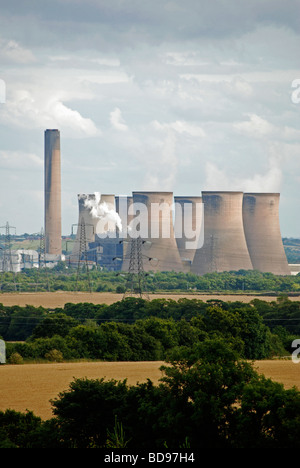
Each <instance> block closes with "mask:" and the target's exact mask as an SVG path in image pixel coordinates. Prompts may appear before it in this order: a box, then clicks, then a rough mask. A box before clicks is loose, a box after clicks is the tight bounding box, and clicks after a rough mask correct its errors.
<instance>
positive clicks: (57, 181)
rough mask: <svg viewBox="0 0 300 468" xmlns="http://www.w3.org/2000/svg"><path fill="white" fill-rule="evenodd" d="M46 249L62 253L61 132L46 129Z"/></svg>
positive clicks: (55, 253) (56, 253)
mask: <svg viewBox="0 0 300 468" xmlns="http://www.w3.org/2000/svg"><path fill="white" fill-rule="evenodd" d="M44 175H45V181H44V182H45V185H44V190H45V251H46V253H48V254H54V255H60V254H61V175H60V132H59V130H46V131H45V174H44Z"/></svg>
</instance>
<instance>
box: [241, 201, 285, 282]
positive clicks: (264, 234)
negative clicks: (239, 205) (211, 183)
mask: <svg viewBox="0 0 300 468" xmlns="http://www.w3.org/2000/svg"><path fill="white" fill-rule="evenodd" d="M279 199H280V194H279V193H245V194H244V200H243V220H244V231H245V237H246V241H247V245H248V251H249V254H250V257H251V260H252V265H253V268H254V269H255V270H259V271H262V272H270V273H274V274H276V275H290V274H291V272H290V268H289V266H288V262H287V258H286V255H285V251H284V247H283V243H282V238H281V233H280V222H279Z"/></svg>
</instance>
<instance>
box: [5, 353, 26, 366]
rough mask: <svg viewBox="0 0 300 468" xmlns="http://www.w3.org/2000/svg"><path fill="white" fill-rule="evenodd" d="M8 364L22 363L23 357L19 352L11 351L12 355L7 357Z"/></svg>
mask: <svg viewBox="0 0 300 468" xmlns="http://www.w3.org/2000/svg"><path fill="white" fill-rule="evenodd" d="M8 362H9V364H22V363H23V358H22V356H21V354H19V353H12V355H11V356H10V357H9V358H8Z"/></svg>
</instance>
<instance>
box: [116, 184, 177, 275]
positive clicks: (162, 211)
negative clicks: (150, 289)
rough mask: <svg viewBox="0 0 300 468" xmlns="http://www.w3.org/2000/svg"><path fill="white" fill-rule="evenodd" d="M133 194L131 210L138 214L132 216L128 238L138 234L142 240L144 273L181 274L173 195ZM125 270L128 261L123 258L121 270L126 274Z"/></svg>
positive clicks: (164, 193) (160, 193)
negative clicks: (172, 272)
mask: <svg viewBox="0 0 300 468" xmlns="http://www.w3.org/2000/svg"><path fill="white" fill-rule="evenodd" d="M132 195H133V199H132V205H131V206H130V208H132V209H133V210H134V211H135V210H137V213H132V215H133V217H132V219H131V223H130V224H131V226H130V230H129V237H132V236H133V233H134V232H135V237H137V235H139V236H140V237H141V239H142V240H143V241H144V244H143V251H142V254H143V267H144V271H154V272H155V271H176V272H180V271H183V265H182V262H181V259H180V256H179V252H178V247H177V244H176V240H175V236H174V227H173V215H172V207H173V193H172V192H133V194H132ZM129 215H130V217H131V213H129ZM135 215H136V216H135ZM129 251H130V250H129ZM126 257H127V256H126ZM128 268H129V260H128V259H127V258H125V259H124V262H123V267H122V269H123V270H124V271H128Z"/></svg>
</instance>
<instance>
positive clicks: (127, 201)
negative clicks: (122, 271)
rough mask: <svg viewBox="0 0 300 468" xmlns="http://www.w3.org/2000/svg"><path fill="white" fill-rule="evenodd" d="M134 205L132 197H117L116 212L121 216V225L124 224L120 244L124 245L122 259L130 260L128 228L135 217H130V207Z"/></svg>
mask: <svg viewBox="0 0 300 468" xmlns="http://www.w3.org/2000/svg"><path fill="white" fill-rule="evenodd" d="M131 205H132V196H126V195H124V196H122V195H118V196H116V212H117V213H118V215H119V216H120V220H121V224H122V231H121V233H120V236H119V237H120V239H119V242H121V243H122V245H123V255H122V258H123V259H125V258H127V259H129V255H130V249H128V246H129V239H130V238H129V233H128V228H129V225H130V222H131V221H132V218H133V216H132V215H130V214H129V213H130V206H131Z"/></svg>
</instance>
